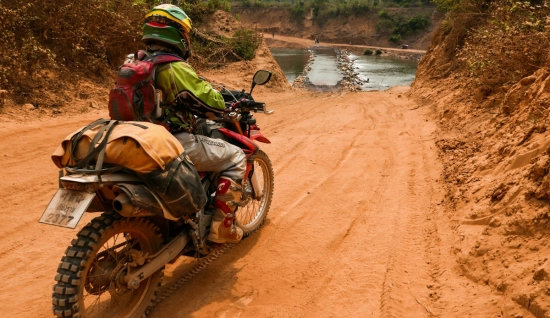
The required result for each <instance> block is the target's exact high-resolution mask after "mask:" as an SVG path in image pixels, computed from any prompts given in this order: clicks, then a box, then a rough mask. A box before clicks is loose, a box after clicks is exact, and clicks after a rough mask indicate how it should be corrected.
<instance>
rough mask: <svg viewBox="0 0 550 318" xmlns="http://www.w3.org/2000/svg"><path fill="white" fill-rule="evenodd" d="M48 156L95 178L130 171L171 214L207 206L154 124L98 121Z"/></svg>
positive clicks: (178, 150)
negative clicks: (134, 173) (118, 170)
mask: <svg viewBox="0 0 550 318" xmlns="http://www.w3.org/2000/svg"><path fill="white" fill-rule="evenodd" d="M52 160H53V161H54V163H55V164H56V165H57V167H59V168H66V169H67V170H68V171H73V172H85V173H93V174H97V175H99V176H100V175H101V174H102V173H108V172H112V171H114V170H116V169H120V167H124V168H126V169H128V170H132V171H134V172H136V174H137V175H138V176H139V177H140V178H141V179H142V180H143V181H144V182H145V183H146V184H147V185H148V187H149V188H150V189H151V190H152V191H153V192H154V193H155V194H157V196H158V197H160V198H161V199H162V200H163V203H165V205H166V206H167V207H168V208H169V209H170V211H171V212H172V214H173V215H175V216H182V215H184V214H189V213H196V212H198V211H200V209H201V208H202V207H203V206H204V205H205V204H206V200H207V198H206V193H205V192H204V189H203V188H202V185H201V182H200V177H199V175H198V173H197V171H196V169H195V167H194V166H193V164H192V163H191V162H190V160H189V159H188V157H187V156H186V155H185V152H184V149H183V147H182V146H181V144H180V142H179V141H178V140H177V139H176V138H175V137H174V136H173V135H172V134H170V133H169V132H168V131H167V130H166V129H165V128H164V127H162V126H159V125H156V124H151V123H147V122H119V121H116V120H105V119H99V120H97V121H95V122H93V123H91V124H89V125H88V126H86V127H84V128H83V129H81V130H78V131H76V132H74V133H73V134H71V135H69V136H67V137H66V138H65V139H64V140H63V142H62V143H61V145H60V146H59V147H58V148H57V150H56V151H55V152H54V154H53V155H52ZM104 163H106V164H109V165H111V166H110V167H107V168H105V167H104Z"/></svg>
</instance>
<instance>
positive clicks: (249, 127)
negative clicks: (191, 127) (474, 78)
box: [39, 70, 274, 318]
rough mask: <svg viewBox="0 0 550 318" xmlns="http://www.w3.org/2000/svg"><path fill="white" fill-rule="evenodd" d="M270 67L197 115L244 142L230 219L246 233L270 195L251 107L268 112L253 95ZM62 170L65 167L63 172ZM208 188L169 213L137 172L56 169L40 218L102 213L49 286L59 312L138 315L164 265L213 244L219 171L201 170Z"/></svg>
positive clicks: (268, 168) (205, 128)
mask: <svg viewBox="0 0 550 318" xmlns="http://www.w3.org/2000/svg"><path fill="white" fill-rule="evenodd" d="M270 78H271V73H270V72H268V71H263V70H260V71H258V72H256V74H255V75H254V77H253V80H252V87H251V89H250V92H249V93H246V92H245V91H244V90H242V91H240V92H239V91H228V90H226V89H225V88H224V89H223V93H224V94H223V95H224V98H226V97H229V98H227V99H226V106H227V110H226V112H225V113H224V114H223V115H222V116H219V117H218V118H210V119H209V120H202V122H201V125H199V126H200V130H201V132H200V133H201V134H205V135H209V136H211V137H213V138H222V139H224V140H226V141H228V142H230V143H232V144H234V145H237V146H239V147H241V148H242V150H243V151H244V153H245V154H246V157H247V168H246V173H245V178H244V179H243V183H242V188H243V191H242V192H243V194H242V201H241V203H240V204H239V207H238V209H237V212H236V213H235V214H236V215H235V221H236V223H237V225H238V226H239V227H241V228H242V229H243V232H244V235H245V236H247V235H250V234H251V233H252V232H254V231H256V230H257V229H258V228H259V227H260V226H261V225H262V224H263V222H264V220H265V218H266V215H267V213H268V211H269V208H270V205H271V200H272V196H273V186H274V181H273V167H272V165H271V161H270V160H269V157H268V156H267V154H266V153H264V152H263V151H262V150H260V148H259V147H258V146H257V144H256V143H255V142H256V141H257V142H262V143H270V141H269V140H268V139H267V138H266V137H265V136H264V135H263V134H262V133H261V132H260V128H259V127H258V126H257V124H256V119H255V118H254V117H253V113H264V114H268V115H269V114H272V113H273V111H272V110H267V109H266V106H265V104H264V103H260V102H256V101H254V99H253V98H252V95H251V94H252V91H253V89H254V87H255V86H256V85H264V84H266V83H267V82H268V81H269V80H270ZM63 170H64V171H63ZM199 176H200V180H201V185H202V187H203V189H204V190H205V192H206V195H207V200H208V201H207V203H206V206H205V207H204V208H203V209H202V210H201V211H200V212H198V213H194V214H187V215H184V216H182V217H174V215H173V214H172V213H170V211H169V209H168V208H167V205H166V204H165V203H164V202H161V201H162V200H161V199H159V197H158V196H155V194H154V192H153V191H151V189H149V188H148V187H147V185H146V184H145V183H144V181H142V180H141V179H140V178H139V177H138V176H137V175H135V174H133V173H131V172H129V171H123V170H118V171H116V169H115V170H109V171H108V172H104V173H102V174H101V175H97V174H94V173H90V171H89V170H82V171H80V170H78V169H71V170H69V169H67V168H65V169H62V171H61V172H60V177H59V189H58V191H57V192H56V194H55V195H54V197H53V198H52V200H51V202H50V204H49V205H48V207H47V208H46V210H45V212H44V214H43V215H42V217H41V218H40V221H39V222H41V223H45V224H50V225H55V226H61V227H66V228H73V229H74V228H75V227H76V226H77V224H78V223H79V221H80V219H81V217H82V215H83V214H84V213H85V212H89V213H96V212H103V213H102V214H101V215H100V216H98V217H95V218H94V219H92V221H91V222H90V223H88V224H87V225H86V226H84V227H83V228H82V229H81V230H80V231H79V232H78V234H77V237H76V238H75V239H73V240H72V242H71V245H69V247H68V248H67V250H66V251H65V255H64V256H63V257H62V258H61V262H60V264H59V267H58V270H57V275H56V276H55V280H56V281H57V282H56V284H55V285H54V286H53V294H52V301H53V312H54V314H55V315H56V316H57V317H126V318H130V317H144V316H145V315H146V314H147V313H148V311H149V309H150V308H151V305H152V304H153V303H154V301H155V297H156V292H157V289H158V287H159V286H160V284H161V281H162V277H163V269H164V266H165V265H166V264H168V263H171V262H174V261H175V260H176V259H177V258H179V257H180V256H188V257H195V258H202V257H205V256H207V255H209V254H211V253H212V252H213V251H216V248H218V249H219V248H220V247H219V244H213V243H210V242H208V241H206V237H207V236H208V232H209V226H210V221H211V218H212V214H213V211H214V195H215V192H216V186H217V184H216V180H217V179H218V175H217V174H215V173H211V172H199Z"/></svg>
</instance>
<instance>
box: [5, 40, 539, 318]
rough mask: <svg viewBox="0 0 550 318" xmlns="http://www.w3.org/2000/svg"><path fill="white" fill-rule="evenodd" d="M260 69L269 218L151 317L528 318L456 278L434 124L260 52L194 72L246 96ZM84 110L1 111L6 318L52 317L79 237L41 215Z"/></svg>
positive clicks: (384, 96) (402, 91) (385, 96)
mask: <svg viewBox="0 0 550 318" xmlns="http://www.w3.org/2000/svg"><path fill="white" fill-rule="evenodd" d="M259 68H267V69H271V70H274V71H276V72H277V74H278V76H277V77H276V79H275V81H274V82H273V83H271V84H270V85H268V86H266V87H258V88H257V89H256V90H255V92H254V96H255V97H256V99H257V100H259V101H264V102H266V103H267V105H268V106H269V108H270V109H274V110H275V114H274V115H272V116H266V115H260V114H258V115H257V116H256V117H257V119H258V123H259V125H260V127H261V128H262V131H263V132H264V134H265V136H267V137H268V138H269V139H270V140H271V142H272V143H271V144H270V145H264V144H262V145H261V147H262V149H263V150H264V151H265V152H266V153H267V154H268V155H269V157H270V158H271V160H272V162H273V165H274V171H275V194H274V199H273V204H272V206H271V210H270V213H269V215H268V219H267V222H266V224H265V225H264V227H263V228H262V229H261V230H260V231H259V232H257V233H256V234H254V235H252V236H251V237H249V238H247V239H246V240H244V241H243V242H242V243H241V244H239V245H237V246H235V247H233V248H232V249H231V250H230V251H229V252H228V253H227V254H225V255H224V256H222V257H221V258H220V259H218V260H217V261H215V262H214V263H212V264H211V265H210V266H209V267H208V268H206V269H205V270H203V271H202V272H200V273H199V274H198V275H197V276H195V277H194V278H193V279H191V280H190V281H189V282H188V283H187V284H185V285H184V286H182V287H181V288H178V289H177V290H176V291H175V292H174V293H173V294H172V295H171V296H169V297H168V298H167V299H165V300H164V301H163V302H162V303H160V304H159V305H158V306H157V307H155V308H154V310H153V312H152V313H151V317H159V318H160V317H529V313H528V312H527V311H525V310H524V309H522V308H521V307H520V306H519V305H517V304H516V303H514V302H512V301H510V300H509V299H507V298H506V297H504V296H502V295H498V294H495V293H494V292H493V291H492V290H491V289H490V287H488V286H485V285H483V284H476V283H473V282H472V281H471V280H469V279H468V278H467V277H465V276H463V271H462V269H461V268H460V267H459V266H458V264H457V263H456V258H455V255H454V254H453V253H452V251H451V246H452V245H453V244H454V242H455V240H456V239H457V236H456V231H455V230H454V226H455V225H454V224H453V223H452V222H451V220H450V219H449V218H448V211H447V210H446V209H447V207H446V206H445V205H442V204H441V202H442V201H443V200H444V195H445V192H444V189H443V184H442V182H443V180H442V177H441V175H442V164H441V161H440V160H439V159H438V155H439V152H438V148H437V146H436V145H435V141H436V140H438V130H437V125H436V122H435V121H434V120H433V118H432V112H431V110H430V109H429V108H428V107H423V105H421V104H417V103H416V102H415V101H414V100H413V99H411V98H410V97H409V95H408V91H409V88H408V87H399V88H393V89H390V90H389V91H385V92H354V93H345V92H343V93H317V92H315V93H314V92H306V91H302V90H295V89H292V88H290V86H289V85H288V83H287V82H286V81H285V79H284V77H282V78H281V74H282V73H281V72H280V70H279V69H278V66H277V65H276V64H275V63H274V61H273V59H272V57H271V54H270V53H269V51H266V50H264V51H263V52H262V53H261V54H259V56H258V58H257V59H256V60H254V61H252V62H247V63H244V62H243V63H237V64H233V65H230V66H228V67H225V68H223V69H220V70H216V71H211V72H207V73H205V74H203V75H205V76H206V77H207V78H209V79H211V80H215V81H216V82H219V83H224V84H226V85H227V86H228V87H231V88H245V89H249V80H250V78H251V76H252V74H253V72H254V71H255V70H256V69H259ZM10 111H11V112H12V113H11V114H10V113H9V112H10ZM81 111H82V113H78V112H75V111H69V110H63V112H62V113H61V114H55V115H51V114H50V113H44V114H42V115H40V114H39V113H35V112H37V110H29V111H24V112H17V113H16V112H14V111H13V110H10V109H7V110H6V109H5V110H4V113H3V114H1V115H0V140H2V142H1V143H0V156H1V159H2V178H1V179H0V199H1V200H0V211H1V212H0V218H1V219H2V222H1V223H0V272H1V273H2V285H1V287H0V314H1V315H2V316H3V317H32V318H35V317H51V316H52V310H51V292H52V291H51V288H52V285H53V283H54V280H53V279H54V276H55V272H56V268H57V266H58V264H59V260H60V257H61V255H62V254H63V252H64V251H65V248H66V247H67V245H68V244H69V243H70V241H71V239H72V238H74V237H75V234H76V230H70V229H62V228H58V227H53V226H48V225H44V224H39V223H38V219H39V217H40V215H41V214H42V212H43V210H44V208H45V207H46V205H47V204H48V202H49V200H50V199H51V197H52V196H53V194H54V193H55V191H56V189H57V175H58V171H57V168H56V167H55V166H54V165H53V163H52V161H51V159H50V155H51V154H52V152H53V151H54V149H55V148H56V147H57V145H58V144H59V142H60V141H61V140H62V139H63V137H65V136H66V135H67V134H69V133H71V132H73V131H75V130H76V129H77V128H79V127H81V126H84V125H85V124H87V123H89V122H91V121H93V120H95V119H97V118H98V117H107V116H108V113H107V111H106V105H105V103H104V102H98V108H96V109H82V110H81ZM54 116H56V117H54ZM94 216H96V215H94V214H88V215H86V216H85V217H84V220H83V221H81V223H80V225H79V228H81V227H82V226H83V225H84V224H85V223H86V222H87V221H89V220H90V219H91V218H92V217H94ZM193 264H195V260H193V259H188V258H180V259H179V260H178V261H177V262H176V263H174V264H170V265H167V266H166V270H165V282H164V284H163V286H162V287H161V292H162V291H165V290H167V288H168V287H169V286H170V284H171V283H173V282H174V281H175V280H177V279H178V278H180V277H182V276H183V275H184V274H185V273H186V271H187V270H189V268H190V267H191V266H193Z"/></svg>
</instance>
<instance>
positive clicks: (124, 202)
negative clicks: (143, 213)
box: [113, 192, 140, 218]
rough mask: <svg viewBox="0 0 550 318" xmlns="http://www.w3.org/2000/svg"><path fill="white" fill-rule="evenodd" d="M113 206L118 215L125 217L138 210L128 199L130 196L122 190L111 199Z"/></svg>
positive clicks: (132, 214)
mask: <svg viewBox="0 0 550 318" xmlns="http://www.w3.org/2000/svg"><path fill="white" fill-rule="evenodd" d="M113 208H114V209H115V211H117V212H118V213H119V214H120V215H122V216H125V217H127V218H129V217H132V216H134V215H135V214H136V213H137V212H138V211H139V210H140V208H139V207H137V206H135V205H133V204H132V200H130V197H129V196H128V195H127V194H126V193H124V192H123V193H121V194H119V195H118V196H117V197H116V198H115V199H114V200H113Z"/></svg>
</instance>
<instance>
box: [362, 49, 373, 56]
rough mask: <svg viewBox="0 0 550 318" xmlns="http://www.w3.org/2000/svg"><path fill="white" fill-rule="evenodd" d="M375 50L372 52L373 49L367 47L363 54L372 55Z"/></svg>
mask: <svg viewBox="0 0 550 318" xmlns="http://www.w3.org/2000/svg"><path fill="white" fill-rule="evenodd" d="M373 53H374V52H372V50H371V49H366V50H364V51H363V55H372V54H373Z"/></svg>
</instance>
